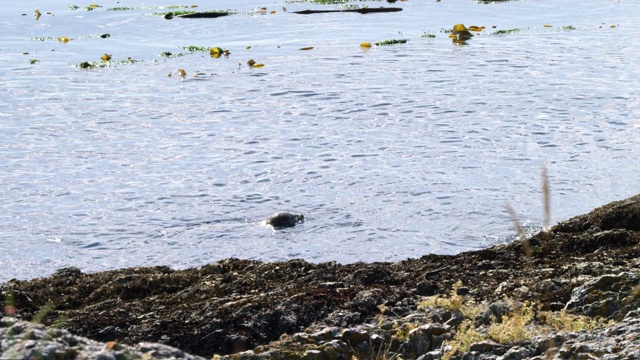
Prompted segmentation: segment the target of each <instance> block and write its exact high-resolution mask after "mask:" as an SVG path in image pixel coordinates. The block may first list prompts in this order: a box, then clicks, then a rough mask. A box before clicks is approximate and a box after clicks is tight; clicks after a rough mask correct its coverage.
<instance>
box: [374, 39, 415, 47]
mask: <svg viewBox="0 0 640 360" xmlns="http://www.w3.org/2000/svg"><path fill="white" fill-rule="evenodd" d="M407 41H408V40H407V39H391V40H385V41H380V42H377V43H376V45H377V46H387V45H398V44H406V43H407Z"/></svg>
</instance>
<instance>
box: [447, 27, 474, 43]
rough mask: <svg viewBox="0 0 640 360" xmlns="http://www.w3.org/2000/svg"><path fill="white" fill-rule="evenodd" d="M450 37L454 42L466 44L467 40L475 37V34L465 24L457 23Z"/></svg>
mask: <svg viewBox="0 0 640 360" xmlns="http://www.w3.org/2000/svg"><path fill="white" fill-rule="evenodd" d="M449 37H450V38H451V40H452V41H453V43H454V44H459V45H463V44H466V42H467V40H469V39H471V38H472V37H473V34H472V33H471V32H470V31H469V29H467V27H466V26H464V25H463V24H456V25H454V26H453V29H452V30H451V33H450V34H449Z"/></svg>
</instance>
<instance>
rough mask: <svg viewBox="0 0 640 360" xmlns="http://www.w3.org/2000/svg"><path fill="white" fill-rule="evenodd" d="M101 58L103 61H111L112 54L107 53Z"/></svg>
mask: <svg viewBox="0 0 640 360" xmlns="http://www.w3.org/2000/svg"><path fill="white" fill-rule="evenodd" d="M100 59H102V61H109V60H111V55H110V54H106V53H105V54H104V55H102V57H101V58H100Z"/></svg>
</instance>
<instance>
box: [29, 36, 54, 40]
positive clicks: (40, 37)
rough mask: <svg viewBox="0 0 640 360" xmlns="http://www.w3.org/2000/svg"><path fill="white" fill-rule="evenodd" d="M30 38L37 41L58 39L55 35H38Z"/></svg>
mask: <svg viewBox="0 0 640 360" xmlns="http://www.w3.org/2000/svg"><path fill="white" fill-rule="evenodd" d="M29 40H35V41H53V40H58V38H54V37H53V36H36V37H32V38H29Z"/></svg>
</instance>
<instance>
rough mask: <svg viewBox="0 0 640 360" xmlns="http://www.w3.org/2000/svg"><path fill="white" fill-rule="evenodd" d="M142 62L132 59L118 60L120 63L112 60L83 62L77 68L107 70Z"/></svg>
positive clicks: (77, 64)
mask: <svg viewBox="0 0 640 360" xmlns="http://www.w3.org/2000/svg"><path fill="white" fill-rule="evenodd" d="M141 62H143V60H133V59H132V58H128V59H127V60H118V61H111V60H109V61H82V62H78V63H76V65H75V66H76V67H79V68H81V69H96V68H107V67H111V66H118V65H130V64H136V63H141Z"/></svg>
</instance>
